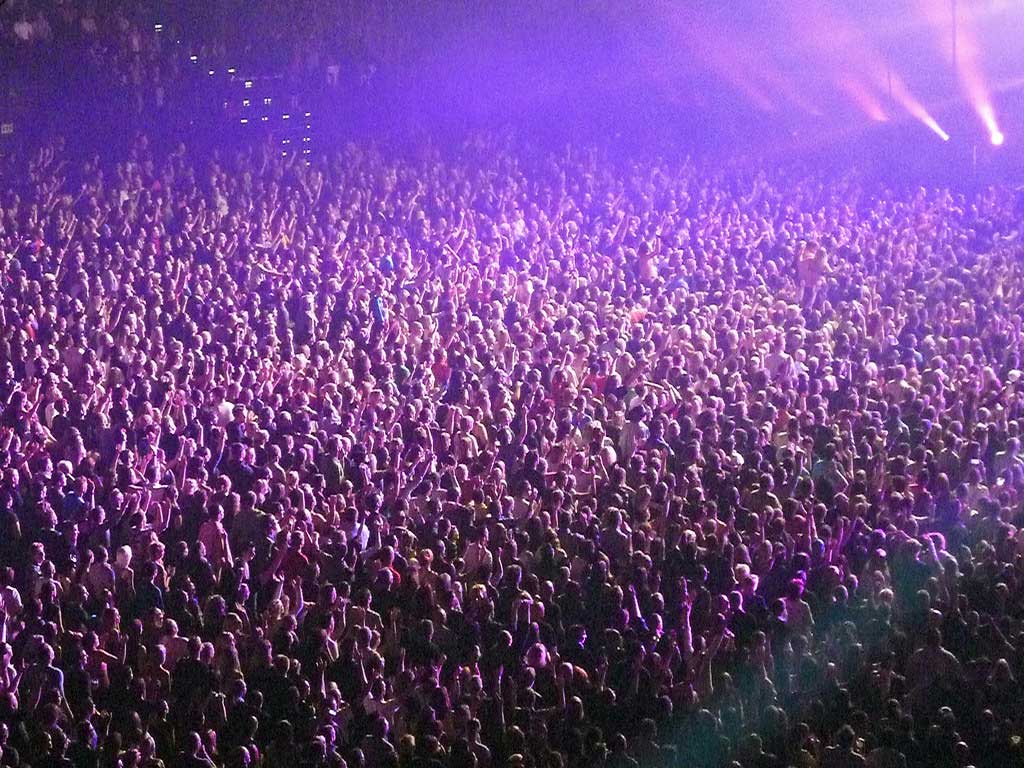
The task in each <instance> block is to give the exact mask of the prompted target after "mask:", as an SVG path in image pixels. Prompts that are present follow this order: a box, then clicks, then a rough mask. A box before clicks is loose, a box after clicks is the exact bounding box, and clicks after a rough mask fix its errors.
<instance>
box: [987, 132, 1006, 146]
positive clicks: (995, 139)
mask: <svg viewBox="0 0 1024 768" xmlns="http://www.w3.org/2000/svg"><path fill="white" fill-rule="evenodd" d="M989 138H990V139H991V141H992V146H994V147H1001V146H1003V142H1004V141H1006V137H1005V136H1003V134H1002V133H1001V132H1000V131H993V132H992V135H991V136H990V137H989Z"/></svg>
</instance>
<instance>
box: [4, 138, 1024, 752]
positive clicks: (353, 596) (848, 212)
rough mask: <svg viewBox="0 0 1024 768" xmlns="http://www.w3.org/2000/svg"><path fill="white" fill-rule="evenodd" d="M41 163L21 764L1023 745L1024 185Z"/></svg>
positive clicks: (32, 309) (14, 397) (30, 328)
mask: <svg viewBox="0 0 1024 768" xmlns="http://www.w3.org/2000/svg"><path fill="white" fill-rule="evenodd" d="M0 188H2V190H3V191H2V192H0V247H2V253H3V256H2V260H0V281H2V285H3V289H2V293H0V329H2V330H0V406H2V410H0V765H2V766H4V767H5V768H20V767H21V766H60V767H61V768H65V767H67V768H70V767H71V766H74V768H100V767H102V768H154V767H155V766H161V765H162V766H167V767H168V768H171V767H173V766H181V767H182V768H200V767H201V766H205V767H207V768H208V767H209V766H228V767H230V768H244V767H245V766H249V768H255V767H256V766H266V767H267V768H271V767H273V768H277V767H278V766H281V767H282V768H287V767H288V766H296V767H299V766H301V767H303V768H305V767H306V766H310V767H311V768H312V767H313V766H330V767H331V768H342V767H343V766H344V767H348V768H441V767H442V766H451V767H452V768H490V767H491V766H494V767H495V768H497V767H498V766H510V767H514V768H581V767H582V766H596V767H599V768H600V767H605V766H606V767H607V768H648V767H649V766H650V767H651V768H669V766H675V765H686V766H696V767H697V768H703V767H705V766H706V767H707V768H713V767H716V766H737V765H738V766H742V768H762V767H764V768H776V767H778V768H786V767H787V766H800V767H801V768H811V767H812V766H821V767H822V768H846V767H847V766H861V765H870V766H872V767H873V768H889V767H899V768H903V766H910V767H911V768H931V767H932V766H937V767H939V768H965V767H966V766H968V765H974V766H978V767H979V768H983V767H989V766H996V765H1016V764H1020V763H1021V761H1022V760H1024V749H1022V744H1021V734H1022V726H1024V719H1022V715H1024V712H1022V707H1021V701H1022V699H1021V697H1020V695H1019V693H1020V691H1019V688H1018V683H1017V680H1018V679H1019V678H1020V677H1021V676H1022V675H1024V624H1022V621H1024V601H1022V597H1021V596H1022V595H1024V588H1020V587H1024V558H1022V554H1024V539H1022V537H1021V534H1020V533H1019V529H1018V523H1019V518H1020V516H1021V512H1022V501H1024V497H1022V495H1021V491H1022V490H1024V455H1022V453H1021V450H1020V440H1021V418H1022V415H1024V391H1022V389H1021V386H1022V383H1021V365H1020V354H1021V349H1020V346H1021V303H1022V300H1024V296H1022V288H1024V274H1022V264H1024V261H1022V259H1021V250H1022V249H1021V244H1020V241H1019V239H1018V237H1017V231H1016V227H1017V226H1018V224H1019V218H1018V217H1016V216H1015V213H1014V208H1013V199H1012V196H1011V195H1010V194H1009V193H1008V192H1006V191H1005V190H1001V189H991V190H988V191H985V192H983V193H979V194H977V195H971V196H964V195H962V194H956V193H954V192H950V191H946V190H924V189H908V190H890V189H884V188H876V187H874V186H872V185H871V184H869V183H868V182H866V181H863V180H860V179H858V178H856V177H854V176H848V177H843V178H836V177H825V176H819V175H815V174H814V173H813V172H811V171H806V170H798V169H794V168H761V167H757V166H756V165H743V164H731V165H725V166H723V165H717V166H712V165H707V166H705V165H703V164H701V163H697V162H695V161H690V160H686V161H683V160H679V161H676V160H666V159H653V158H650V159H642V158H634V159H633V160H631V161H629V162H621V161H617V160H614V159H612V158H610V157H607V156H605V155H604V154H603V153H602V152H600V151H598V150H596V149H590V148H583V147H567V148H566V149H564V150H562V151H560V152H556V153H550V152H547V151H542V150H540V149H537V148H531V147H530V146H527V145H525V144H523V143H521V142H519V141H515V140H513V139H512V138H510V137H509V136H504V135H498V136H486V137H485V136H477V137H474V138H472V139H470V140H468V141H466V142H465V143H464V144H463V145H461V146H460V147H459V148H458V151H456V152H450V153H449V152H447V151H443V150H442V149H441V148H439V147H438V146H435V145H430V144H427V143H423V144H422V145H420V146H419V147H418V148H417V150H416V151H409V152H406V151H397V150H395V151H392V150H388V149H385V148H383V147H379V146H371V145H368V144H361V145H356V144H350V145H348V146H346V147H344V148H343V149H339V150H338V151H337V152H334V153H330V152H328V153H322V154H318V155H314V156H313V157H312V159H311V162H310V163H308V164H307V163H306V162H305V160H304V158H302V157H301V156H299V155H294V154H286V155H284V156H282V155H281V153H280V152H279V151H278V149H275V148H273V147H270V146H265V147H257V148H252V149H240V150H237V151H231V152H228V151H222V152H220V153H215V154H213V155H211V156H208V157H207V156H203V157H198V156H194V155H193V154H191V153H190V152H189V151H188V150H187V149H186V148H185V147H184V146H182V147H179V148H178V149H176V150H174V151H172V152H170V153H168V154H166V155H165V154H158V153H156V152H154V151H153V150H152V149H151V147H150V146H149V145H148V143H147V141H146V140H145V138H143V137H140V138H139V139H138V140H137V141H136V142H135V144H134V146H133V147H132V149H131V151H130V153H129V154H128V155H127V156H125V157H123V158H120V159H119V161H118V162H113V163H109V162H108V161H107V159H105V158H100V157H95V158H89V159H87V160H86V161H84V162H80V161H78V160H74V159H69V157H68V156H67V155H66V152H65V148H64V146H63V145H62V144H61V143H60V142H56V143H53V144H51V145H49V146H48V147H46V148H44V149H43V150H41V151H40V152H39V153H38V154H36V155H34V156H33V157H32V158H31V159H30V160H29V161H27V162H26V163H25V164H24V165H22V164H20V163H19V160H18V158H17V157H15V156H7V157H5V158H4V159H3V163H2V164H0Z"/></svg>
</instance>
